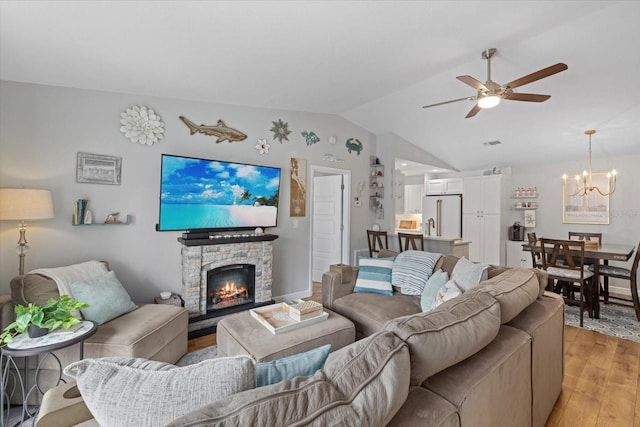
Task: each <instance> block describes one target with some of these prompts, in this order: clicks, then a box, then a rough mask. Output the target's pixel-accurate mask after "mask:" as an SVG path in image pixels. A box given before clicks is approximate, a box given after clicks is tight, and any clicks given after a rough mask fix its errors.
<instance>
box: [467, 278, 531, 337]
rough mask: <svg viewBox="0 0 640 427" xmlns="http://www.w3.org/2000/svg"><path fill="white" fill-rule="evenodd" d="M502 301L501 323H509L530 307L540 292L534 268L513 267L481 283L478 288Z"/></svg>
mask: <svg viewBox="0 0 640 427" xmlns="http://www.w3.org/2000/svg"><path fill="white" fill-rule="evenodd" d="M477 289H478V290H482V291H483V292H488V293H490V294H491V295H493V297H494V298H496V299H497V300H498V302H500V313H501V316H502V320H501V323H503V324H504V323H507V322H509V321H511V319H513V318H514V317H516V316H517V315H518V314H520V312H522V310H524V309H525V308H527V307H529V305H531V303H533V302H534V301H535V300H536V298H538V295H539V293H540V285H539V282H538V276H537V275H536V274H535V273H534V271H533V269H527V268H512V269H510V270H507V271H505V272H503V273H502V274H500V275H498V276H495V277H494V278H492V279H489V280H486V281H485V282H483V283H481V284H480V286H478V288H477Z"/></svg>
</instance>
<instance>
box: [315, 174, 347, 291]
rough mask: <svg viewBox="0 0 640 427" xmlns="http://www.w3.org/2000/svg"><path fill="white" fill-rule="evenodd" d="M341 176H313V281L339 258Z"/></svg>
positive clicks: (339, 259)
mask: <svg viewBox="0 0 640 427" xmlns="http://www.w3.org/2000/svg"><path fill="white" fill-rule="evenodd" d="M342 200H343V197H342V175H328V176H316V177H314V178H313V224H312V227H313V228H312V229H313V237H312V238H313V242H312V247H313V254H312V264H313V265H312V274H311V277H312V280H313V281H314V282H320V281H321V280H322V273H324V272H326V271H328V270H329V266H330V265H331V264H339V263H340V262H341V260H342V252H343V249H342V227H343V221H342V218H343V213H342V212H343V206H342Z"/></svg>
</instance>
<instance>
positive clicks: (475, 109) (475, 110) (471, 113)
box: [464, 104, 482, 119]
mask: <svg viewBox="0 0 640 427" xmlns="http://www.w3.org/2000/svg"><path fill="white" fill-rule="evenodd" d="M480 110H482V108H480V106H479V105H478V104H476V105H474V106H473V108H472V109H471V111H469V112H468V113H467V115H466V116H465V117H464V118H465V119H468V118H470V117H473V116H475V115H476V114H478V112H480Z"/></svg>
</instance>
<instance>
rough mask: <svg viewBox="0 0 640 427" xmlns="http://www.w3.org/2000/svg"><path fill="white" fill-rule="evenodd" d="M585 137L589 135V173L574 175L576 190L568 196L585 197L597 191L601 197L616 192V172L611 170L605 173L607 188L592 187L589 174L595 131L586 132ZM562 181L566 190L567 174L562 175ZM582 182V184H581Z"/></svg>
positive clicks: (590, 174)
mask: <svg viewBox="0 0 640 427" xmlns="http://www.w3.org/2000/svg"><path fill="white" fill-rule="evenodd" d="M584 133H585V135H589V171H587V170H585V171H584V172H582V175H579V174H578V175H576V187H577V190H576V191H575V192H574V193H573V194H569V195H570V196H586V195H587V194H589V193H590V192H592V191H594V190H595V191H597V192H598V193H600V195H602V196H608V195H610V194H613V192H614V191H616V170H615V169H612V170H611V172H607V187H606V188H600V187H598V186H596V185H593V179H592V177H593V174H592V172H591V135H593V134H594V133H596V131H595V130H593V129H590V130H586V131H585V132H584ZM562 179H563V180H564V187H565V189H566V188H567V174H564V175H562ZM581 181H582V182H581Z"/></svg>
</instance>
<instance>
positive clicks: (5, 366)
mask: <svg viewBox="0 0 640 427" xmlns="http://www.w3.org/2000/svg"><path fill="white" fill-rule="evenodd" d="M97 328H98V326H97V325H96V324H95V323H93V322H89V321H86V320H85V321H82V322H80V323H78V324H77V325H74V326H72V327H71V328H69V329H66V330H65V329H60V330H57V331H54V332H51V333H50V334H47V335H44V336H41V337H38V338H29V336H28V335H27V334H20V335H16V336H15V337H14V338H13V341H12V342H10V343H9V344H7V345H5V346H3V347H1V348H0V362H2V363H1V366H2V381H1V382H0V399H2V401H1V402H0V421H1V423H0V424H1V425H5V423H6V422H7V421H8V418H9V409H10V407H11V400H10V396H9V394H7V391H6V387H7V382H8V379H9V375H11V372H10V371H11V370H12V369H13V371H15V375H16V381H15V383H16V384H15V385H18V386H19V387H21V389H22V390H21V391H22V416H21V419H20V425H22V424H24V422H25V421H26V420H27V419H29V418H32V417H35V416H36V415H37V414H38V410H39V409H40V408H39V407H38V408H36V410H35V412H33V413H31V412H29V407H28V402H29V397H30V396H31V394H32V393H33V392H35V391H37V392H38V393H40V394H41V395H44V392H45V391H46V390H42V388H41V387H40V385H39V384H38V377H39V375H38V374H39V371H40V368H41V365H42V362H43V361H44V360H45V359H46V358H47V357H48V356H51V357H53V358H54V359H55V360H56V361H57V363H58V367H59V375H58V381H57V383H58V384H59V383H60V381H63V382H64V380H63V379H62V363H61V362H60V359H58V356H56V355H55V354H54V353H53V352H54V351H56V350H60V349H63V348H66V347H69V346H72V345H74V344H78V343H80V359H79V360H82V358H83V357H84V340H85V339H87V338H89V337H90V336H92V335H93V334H95V333H96V330H97ZM41 354H45V357H43V358H41V359H40V361H39V362H38V365H37V366H36V374H35V378H34V384H32V385H31V386H30V385H29V357H31V356H37V355H41ZM16 357H22V358H23V359H24V368H23V372H20V368H19V367H18V365H17V364H16V361H15V358H16ZM15 385H14V386H15ZM5 405H6V409H7V411H6V414H5ZM5 417H6V418H7V419H6V420H5Z"/></svg>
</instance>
